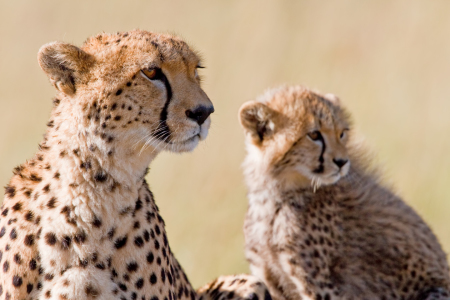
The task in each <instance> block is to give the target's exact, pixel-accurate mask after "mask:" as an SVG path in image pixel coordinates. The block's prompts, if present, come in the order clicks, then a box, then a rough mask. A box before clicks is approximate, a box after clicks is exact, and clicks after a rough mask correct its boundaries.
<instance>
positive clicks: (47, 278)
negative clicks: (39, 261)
mask: <svg viewBox="0 0 450 300" xmlns="http://www.w3.org/2000/svg"><path fill="white" fill-rule="evenodd" d="M53 277H54V275H53V274H51V273H47V274H45V276H44V279H45V280H47V281H52V280H53Z"/></svg>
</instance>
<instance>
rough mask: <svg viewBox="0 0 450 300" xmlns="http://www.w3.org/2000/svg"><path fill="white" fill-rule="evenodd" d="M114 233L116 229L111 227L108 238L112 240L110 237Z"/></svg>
mask: <svg viewBox="0 0 450 300" xmlns="http://www.w3.org/2000/svg"><path fill="white" fill-rule="evenodd" d="M115 233H116V229H115V228H114V227H113V228H111V229H110V230H109V231H108V238H109V239H110V240H112V238H113V237H114V234H115Z"/></svg>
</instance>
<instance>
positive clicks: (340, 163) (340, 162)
mask: <svg viewBox="0 0 450 300" xmlns="http://www.w3.org/2000/svg"><path fill="white" fill-rule="evenodd" d="M333 162H334V163H335V164H336V166H338V167H339V169H340V168H342V167H343V166H344V165H345V164H346V163H347V162H348V159H340V158H338V159H336V158H333Z"/></svg>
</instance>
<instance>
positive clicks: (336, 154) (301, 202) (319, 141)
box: [239, 86, 450, 300]
mask: <svg viewBox="0 0 450 300" xmlns="http://www.w3.org/2000/svg"><path fill="white" fill-rule="evenodd" d="M239 116H240V122H241V124H242V126H243V128H244V131H245V135H246V147H247V152H248V154H247V157H246V159H245V162H244V164H243V167H244V173H245V179H246V183H247V185H248V197H249V208H248V212H247V216H246V219H245V226H244V231H245V240H246V256H247V259H248V260H249V262H250V264H251V270H252V273H253V275H255V276H257V277H259V278H261V279H263V280H264V282H265V283H266V285H267V286H268V288H269V291H270V293H271V294H272V297H273V298H274V299H279V300H281V299H317V300H330V299H449V295H450V294H449V293H448V291H449V289H450V277H449V268H448V265H447V262H446V256H445V254H444V252H443V251H442V248H441V246H440V245H439V242H438V240H437V239H436V237H435V236H434V234H433V232H432V231H431V230H430V228H429V227H428V226H427V225H426V224H425V222H424V221H423V220H422V219H421V218H420V217H419V216H418V215H417V214H416V213H415V212H414V211H413V210H412V209H411V208H410V207H409V206H408V205H406V204H405V203H404V202H403V201H402V200H401V199H400V198H399V197H398V196H396V195H395V194H394V193H392V192H391V191H389V190H388V189H387V188H385V187H383V186H382V185H381V184H380V183H379V181H378V178H377V177H376V175H374V174H373V172H371V171H369V168H368V167H367V166H366V164H365V162H364V161H365V160H364V159H363V156H362V155H361V153H358V149H357V147H356V146H355V143H353V142H352V127H351V124H350V122H349V115H348V113H347V112H346V111H345V109H344V108H343V107H342V106H341V105H340V103H339V99H338V98H336V97H335V96H333V95H321V94H319V93H316V92H313V91H311V90H309V89H307V88H304V87H300V86H293V87H281V88H277V89H273V90H270V91H268V92H267V93H265V94H264V95H262V96H261V97H260V98H258V99H257V100H256V101H251V102H248V103H245V104H244V105H243V106H242V108H241V110H240V114H239ZM360 152H361V151H360Z"/></svg>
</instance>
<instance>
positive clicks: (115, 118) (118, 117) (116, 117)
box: [114, 116, 122, 121]
mask: <svg viewBox="0 0 450 300" xmlns="http://www.w3.org/2000/svg"><path fill="white" fill-rule="evenodd" d="M120 119H122V117H121V116H115V117H114V120H116V121H120Z"/></svg>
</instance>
